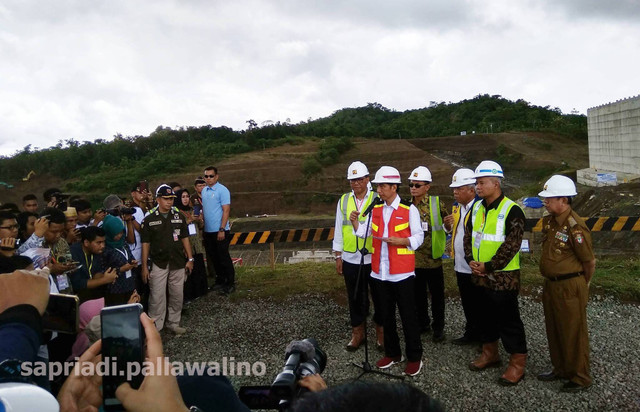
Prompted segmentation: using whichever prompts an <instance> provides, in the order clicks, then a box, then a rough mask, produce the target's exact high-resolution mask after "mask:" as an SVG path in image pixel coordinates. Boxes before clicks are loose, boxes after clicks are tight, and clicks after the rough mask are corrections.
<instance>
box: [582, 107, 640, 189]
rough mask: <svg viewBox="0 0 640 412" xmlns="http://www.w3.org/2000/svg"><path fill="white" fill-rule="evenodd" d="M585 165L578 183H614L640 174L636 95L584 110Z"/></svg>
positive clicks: (639, 125) (638, 116)
mask: <svg viewBox="0 0 640 412" xmlns="http://www.w3.org/2000/svg"><path fill="white" fill-rule="evenodd" d="M587 125H588V130H589V169H583V170H578V172H577V177H578V183H581V184H584V185H588V186H615V185H617V184H620V183H626V182H629V181H631V180H634V179H638V178H640V96H635V97H630V98H628V99H623V100H618V101H616V102H615V103H609V104H605V105H602V106H597V107H592V108H590V109H589V110H588V111H587Z"/></svg>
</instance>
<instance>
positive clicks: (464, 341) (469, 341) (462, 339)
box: [451, 335, 478, 346]
mask: <svg viewBox="0 0 640 412" xmlns="http://www.w3.org/2000/svg"><path fill="white" fill-rule="evenodd" d="M477 342H478V341H477V340H474V339H471V338H470V337H468V336H466V335H462V336H460V337H459V338H458V339H454V340H452V341H451V343H453V344H454V345H458V346H462V345H473V344H475V343H477Z"/></svg>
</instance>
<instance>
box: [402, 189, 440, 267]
mask: <svg viewBox="0 0 640 412" xmlns="http://www.w3.org/2000/svg"><path fill="white" fill-rule="evenodd" d="M430 198H431V196H429V194H428V193H427V194H426V196H425V197H424V198H423V199H422V201H421V202H420V203H419V204H417V205H416V207H417V208H418V212H420V221H421V222H428V223H429V224H428V230H427V231H425V232H424V241H423V242H422V245H420V247H419V248H418V249H416V267H417V268H427V269H435V268H439V267H440V266H442V258H438V259H434V258H433V249H432V247H431V230H432V227H433V222H432V221H431V211H430V210H429V207H430V204H431V200H430ZM411 203H413V202H411ZM448 215H449V212H448V211H447V208H446V207H445V205H444V202H443V201H442V200H441V201H440V216H441V217H442V220H444V218H445V217H446V216H448Z"/></svg>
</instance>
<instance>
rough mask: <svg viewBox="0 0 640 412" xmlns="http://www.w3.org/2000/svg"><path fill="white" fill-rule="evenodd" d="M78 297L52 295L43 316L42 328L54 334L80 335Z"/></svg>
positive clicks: (59, 294) (60, 294)
mask: <svg viewBox="0 0 640 412" xmlns="http://www.w3.org/2000/svg"><path fill="white" fill-rule="evenodd" d="M78 303H79V301H78V297H77V296H75V295H65V294H62V293H51V294H50V295H49V303H47V309H46V310H45V311H44V315H43V316H42V328H43V329H44V330H50V331H52V332H60V333H69V334H76V333H78Z"/></svg>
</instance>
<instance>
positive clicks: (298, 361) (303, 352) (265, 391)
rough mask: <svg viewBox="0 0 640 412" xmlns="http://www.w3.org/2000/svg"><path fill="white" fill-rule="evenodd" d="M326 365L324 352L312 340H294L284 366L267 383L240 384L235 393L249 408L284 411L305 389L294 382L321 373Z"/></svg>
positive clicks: (289, 346)
mask: <svg viewBox="0 0 640 412" xmlns="http://www.w3.org/2000/svg"><path fill="white" fill-rule="evenodd" d="M326 365H327V355H326V353H324V351H323V350H322V349H320V347H319V346H318V342H316V340H315V339H313V338H308V339H304V340H294V341H292V342H291V343H289V345H288V346H287V349H286V353H285V364H284V367H283V368H282V372H280V373H279V374H278V376H276V378H275V379H274V381H273V383H272V384H271V386H242V387H241V388H240V391H239V392H238V396H239V397H240V400H241V401H242V402H243V403H244V404H245V405H247V407H249V409H277V410H279V411H286V410H288V409H289V408H290V407H291V402H292V401H293V400H295V399H297V398H299V397H300V396H301V395H302V394H303V393H305V392H307V389H305V388H303V387H300V386H298V381H299V380H300V379H301V378H304V377H305V376H307V375H314V374H316V373H322V372H323V371H324V368H325V366H326Z"/></svg>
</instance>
